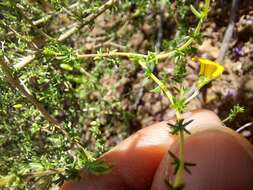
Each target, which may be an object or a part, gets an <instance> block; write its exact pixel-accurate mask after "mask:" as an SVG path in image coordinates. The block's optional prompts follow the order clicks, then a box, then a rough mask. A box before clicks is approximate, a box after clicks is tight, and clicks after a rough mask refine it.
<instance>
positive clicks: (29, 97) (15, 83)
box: [0, 60, 59, 126]
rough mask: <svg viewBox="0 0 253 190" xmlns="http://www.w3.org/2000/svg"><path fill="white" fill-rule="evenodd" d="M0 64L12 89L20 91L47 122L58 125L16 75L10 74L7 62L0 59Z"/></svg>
mask: <svg viewBox="0 0 253 190" xmlns="http://www.w3.org/2000/svg"><path fill="white" fill-rule="evenodd" d="M0 65H1V67H2V70H3V72H4V74H5V77H6V80H7V81H8V82H9V83H10V84H11V86H12V87H13V88H14V89H18V90H19V92H21V94H22V95H23V96H24V97H25V98H26V99H27V100H28V101H29V102H31V103H32V104H33V105H34V106H35V107H36V108H37V109H38V110H39V111H40V113H41V114H42V115H43V116H44V117H45V119H46V120H47V121H48V122H50V123H52V124H54V125H57V126H58V125H59V122H58V121H57V120H56V119H55V118H53V117H52V116H51V115H50V114H49V113H48V112H47V110H46V109H45V108H44V107H43V105H42V104H41V103H40V102H39V101H38V100H36V98H35V97H33V96H32V95H31V94H30V92H29V91H28V90H27V88H26V87H24V84H22V82H21V81H20V80H19V79H18V78H17V77H15V76H13V75H12V71H11V69H10V68H9V66H8V65H7V63H5V62H4V61H1V60H0Z"/></svg>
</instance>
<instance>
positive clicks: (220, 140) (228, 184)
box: [151, 127, 253, 190]
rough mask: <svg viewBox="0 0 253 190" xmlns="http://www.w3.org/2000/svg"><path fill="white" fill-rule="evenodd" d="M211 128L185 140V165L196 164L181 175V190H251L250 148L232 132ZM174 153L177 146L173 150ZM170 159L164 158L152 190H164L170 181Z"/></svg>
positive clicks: (241, 138) (252, 148)
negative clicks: (183, 186)
mask: <svg viewBox="0 0 253 190" xmlns="http://www.w3.org/2000/svg"><path fill="white" fill-rule="evenodd" d="M224 128H225V127H221V128H212V129H208V130H203V131H198V132H196V133H195V134H193V135H191V136H190V137H188V138H187V139H186V144H185V159H186V160H185V161H186V162H191V163H195V164H196V166H195V167H192V168H190V170H191V173H192V174H191V175H190V174H187V173H185V174H184V183H185V188H184V190H203V189H205V190H224V189H244V190H250V189H253V181H252V179H253V157H252V153H253V146H252V145H251V144H249V143H248V142H247V141H245V139H244V138H243V137H241V136H239V135H238V134H235V132H233V131H232V130H227V129H224ZM171 150H174V151H175V152H177V145H176V144H175V145H172V149H171ZM171 162H172V160H171V158H170V156H169V155H166V156H165V157H164V158H163V160H162V162H161V164H160V166H159V168H158V170H157V172H156V175H155V177H154V181H153V184H152V188H151V190H165V189H167V188H168V187H167V186H166V184H165V182H164V181H165V180H169V179H171V178H172V176H173V175H172V166H171Z"/></svg>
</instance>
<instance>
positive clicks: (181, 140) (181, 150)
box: [174, 111, 185, 187]
mask: <svg viewBox="0 0 253 190" xmlns="http://www.w3.org/2000/svg"><path fill="white" fill-rule="evenodd" d="M176 118H177V120H180V119H181V113H180V112H178V111H176ZM178 139H179V161H180V163H179V168H178V170H177V173H176V177H175V181H174V187H178V186H180V185H182V184H183V174H184V163H185V159H184V131H183V130H181V131H180V132H179V136H178Z"/></svg>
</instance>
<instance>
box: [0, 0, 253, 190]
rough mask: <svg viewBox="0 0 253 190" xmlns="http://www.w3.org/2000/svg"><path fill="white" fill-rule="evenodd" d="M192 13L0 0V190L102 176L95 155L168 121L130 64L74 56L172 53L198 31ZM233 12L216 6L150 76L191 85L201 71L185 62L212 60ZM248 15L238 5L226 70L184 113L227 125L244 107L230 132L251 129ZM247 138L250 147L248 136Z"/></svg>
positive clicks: (161, 2) (162, 5) (159, 0)
mask: <svg viewBox="0 0 253 190" xmlns="http://www.w3.org/2000/svg"><path fill="white" fill-rule="evenodd" d="M190 5H194V6H195V7H201V6H203V2H202V1H193V0H189V1H184V0H174V1H169V0H135V1H131V0H119V1H116V0H109V1H103V0H94V1H89V0H0V19H1V20H0V62H1V66H2V67H1V68H2V69H0V177H1V176H2V178H1V180H0V189H1V185H2V184H5V183H7V182H8V183H9V186H8V188H7V187H2V188H3V189H49V188H50V187H52V186H55V185H59V184H61V183H62V182H63V181H64V180H65V179H69V178H72V177H76V176H77V174H78V170H79V169H80V168H83V167H84V168H85V169H87V170H90V171H92V172H95V173H99V172H106V171H108V170H109V169H110V168H109V167H108V166H107V165H106V164H105V163H102V162H98V161H95V160H94V159H95V158H96V157H98V156H99V155H101V154H102V153H103V152H104V151H106V150H108V149H109V148H110V147H112V146H114V145H116V144H117V143H118V142H120V141H121V140H122V139H124V138H126V137H127V136H128V135H129V134H131V133H133V132H135V131H136V130H138V129H140V128H142V127H145V126H147V125H149V124H152V123H154V122H157V121H161V120H167V119H168V118H170V117H173V116H174V114H175V113H174V112H173V111H172V110H171V109H170V108H169V107H168V105H169V102H168V100H167V99H166V98H165V97H163V96H162V95H161V94H160V93H156V94H154V93H152V92H150V90H152V89H153V88H154V87H155V85H154V84H153V83H152V82H150V81H148V80H146V78H145V73H144V72H143V70H142V69H141V68H140V66H138V65H137V64H135V63H134V62H133V61H131V60H129V59H126V58H117V57H99V56H98V57H96V58H95V60H94V59H80V57H78V55H79V54H87V53H98V54H99V53H101V52H109V51H114V50H117V51H123V52H139V53H143V54H148V52H149V51H152V52H157V53H159V52H162V51H165V50H166V51H167V50H173V49H175V47H178V45H180V44H181V43H182V41H184V40H185V39H186V38H187V37H189V35H190V34H191V32H192V31H193V27H195V25H196V23H197V19H196V17H195V16H194V15H193V14H192V12H191V9H190ZM230 7H231V1H229V0H219V1H214V2H212V8H211V10H210V13H209V17H208V21H207V22H206V23H205V24H204V27H203V32H202V33H201V35H200V36H198V43H196V44H195V45H194V46H193V47H190V48H189V49H187V51H186V52H184V53H185V55H184V56H177V57H175V59H172V60H165V61H163V62H162V63H159V64H158V65H154V66H153V68H152V69H153V72H154V73H156V74H157V75H158V76H159V77H160V78H161V79H162V80H163V81H164V82H166V83H169V84H172V86H173V85H174V87H175V88H174V90H175V91H176V90H177V88H176V87H177V85H176V82H175V81H180V80H181V82H182V83H183V84H184V85H185V86H191V84H192V83H193V81H194V80H195V79H196V74H197V73H198V65H196V64H195V63H194V62H193V61H191V59H190V58H189V57H187V56H186V55H189V56H190V55H199V56H201V57H206V58H209V59H216V58H217V57H218V55H219V52H220V51H219V48H220V45H221V42H222V39H223V35H224V31H225V30H226V27H227V24H228V21H229V15H230V14H229V13H230ZM252 10H253V9H252V2H251V1H250V0H248V1H247V0H242V1H241V2H240V9H238V10H237V17H236V20H235V23H236V24H235V28H234V34H233V37H232V39H231V43H230V45H229V49H228V52H227V56H226V57H225V59H224V66H225V68H226V69H225V70H226V72H225V74H224V76H223V77H222V79H221V80H219V81H215V82H214V83H213V85H209V86H208V87H207V88H206V89H205V90H204V92H203V93H202V94H201V95H200V96H199V98H198V99H196V100H194V101H193V102H191V103H190V105H189V106H188V110H191V109H195V108H200V107H205V108H209V109H212V110H214V111H216V112H217V113H218V114H219V115H220V116H221V117H222V118H225V117H226V115H227V114H228V113H229V110H230V109H231V107H232V106H233V105H234V104H237V103H240V104H241V105H243V106H244V107H245V108H246V111H245V112H244V113H243V114H241V115H239V117H238V118H237V120H236V121H235V122H234V123H233V124H230V125H231V127H233V128H235V129H237V128H239V127H241V126H243V125H251V123H252V122H253V118H252V116H253V105H252V104H253V101H252V98H253V91H252V87H253V82H252V81H253V78H252V65H253V62H252V60H253V51H252V50H253V47H252V46H253V45H252V44H253V43H252V40H253V38H252V36H253V35H252V34H253V28H252V23H253V12H252ZM186 63H187V66H186ZM178 76H183V78H178ZM55 124H57V125H55ZM243 132H244V135H245V136H246V137H247V138H249V139H251V140H252V138H253V137H252V135H251V133H252V130H251V129H249V130H246V131H243Z"/></svg>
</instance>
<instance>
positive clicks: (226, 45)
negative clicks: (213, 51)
mask: <svg viewBox="0 0 253 190" xmlns="http://www.w3.org/2000/svg"><path fill="white" fill-rule="evenodd" d="M239 2H240V0H233V2H232V6H231V11H230V17H229V23H228V27H227V30H226V32H225V35H224V38H223V41H222V44H221V48H220V52H219V55H218V58H217V62H218V63H222V62H223V60H224V58H225V55H226V52H227V50H228V48H229V44H230V41H231V38H232V35H233V32H234V27H235V19H236V15H237V10H238V8H239Z"/></svg>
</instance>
